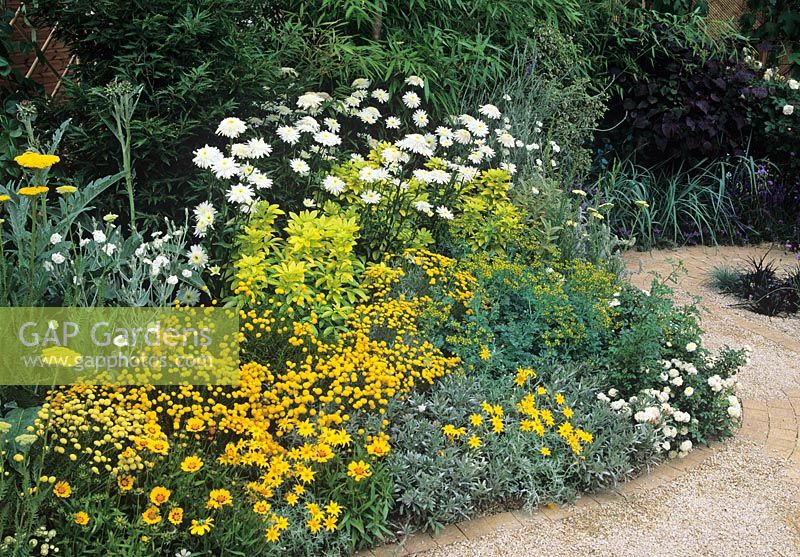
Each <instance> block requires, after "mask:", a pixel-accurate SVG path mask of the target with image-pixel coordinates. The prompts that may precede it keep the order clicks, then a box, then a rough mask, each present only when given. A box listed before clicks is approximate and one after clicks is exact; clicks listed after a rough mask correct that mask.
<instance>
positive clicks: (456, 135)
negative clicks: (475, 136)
mask: <svg viewBox="0 0 800 557" xmlns="http://www.w3.org/2000/svg"><path fill="white" fill-rule="evenodd" d="M453 139H455V140H456V143H460V144H461V145H468V144H469V143H470V142H471V141H472V134H470V133H469V131H467V130H465V129H463V128H459V129H457V130H456V131H454V132H453Z"/></svg>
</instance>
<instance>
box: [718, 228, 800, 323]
mask: <svg viewBox="0 0 800 557" xmlns="http://www.w3.org/2000/svg"><path fill="white" fill-rule="evenodd" d="M786 247H787V249H791V248H792V245H791V244H787V245H786ZM768 257H769V253H765V254H764V255H763V256H762V257H761V258H759V259H756V258H751V259H749V260H748V261H747V262H746V264H745V265H743V266H742V267H740V268H718V269H715V270H714V273H713V275H712V278H711V285H712V286H713V287H714V288H715V289H717V290H719V291H720V292H723V293H725V294H731V295H733V296H735V297H737V298H739V299H740V300H741V301H740V302H739V303H738V304H737V305H739V306H741V307H745V308H747V309H749V310H750V311H753V312H755V313H760V314H763V315H768V316H770V317H772V316H779V315H786V314H793V313H797V311H798V309H800V269H786V270H785V271H784V272H782V273H781V272H779V271H778V269H777V268H776V263H775V261H774V260H772V261H770V260H768Z"/></svg>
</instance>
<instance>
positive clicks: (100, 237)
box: [92, 230, 107, 244]
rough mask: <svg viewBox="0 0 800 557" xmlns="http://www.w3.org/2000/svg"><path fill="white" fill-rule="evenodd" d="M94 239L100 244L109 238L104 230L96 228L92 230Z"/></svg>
mask: <svg viewBox="0 0 800 557" xmlns="http://www.w3.org/2000/svg"><path fill="white" fill-rule="evenodd" d="M92 239H93V240H94V241H95V242H97V243H98V244H102V243H103V242H105V241H106V240H107V238H106V234H105V232H103V231H102V230H95V231H93V232H92Z"/></svg>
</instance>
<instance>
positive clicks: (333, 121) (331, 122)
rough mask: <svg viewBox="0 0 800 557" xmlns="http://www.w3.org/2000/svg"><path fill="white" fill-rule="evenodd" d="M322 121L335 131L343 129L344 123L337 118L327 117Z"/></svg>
mask: <svg viewBox="0 0 800 557" xmlns="http://www.w3.org/2000/svg"><path fill="white" fill-rule="evenodd" d="M322 122H323V123H324V124H325V127H326V128H328V129H329V130H330V131H332V132H333V133H339V130H340V129H342V125H341V124H340V123H339V122H337V121H336V119H335V118H325V119H324V120H323V121H322Z"/></svg>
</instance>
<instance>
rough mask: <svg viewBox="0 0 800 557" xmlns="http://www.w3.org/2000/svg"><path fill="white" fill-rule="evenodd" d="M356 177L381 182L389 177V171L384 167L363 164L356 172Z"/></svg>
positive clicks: (370, 181)
mask: <svg viewBox="0 0 800 557" xmlns="http://www.w3.org/2000/svg"><path fill="white" fill-rule="evenodd" d="M358 177H359V178H361V180H363V181H364V182H367V183H370V184H371V183H373V182H381V181H386V180H388V179H389V171H388V170H386V169H385V168H373V167H371V166H365V167H364V168H362V169H361V170H360V171H359V172H358Z"/></svg>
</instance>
